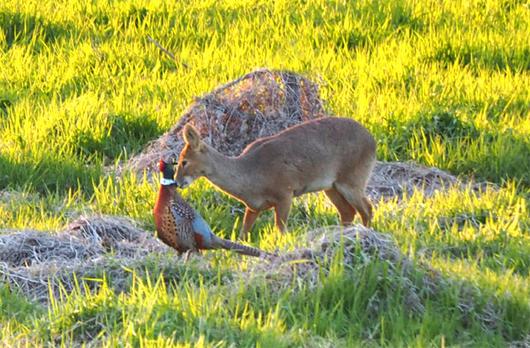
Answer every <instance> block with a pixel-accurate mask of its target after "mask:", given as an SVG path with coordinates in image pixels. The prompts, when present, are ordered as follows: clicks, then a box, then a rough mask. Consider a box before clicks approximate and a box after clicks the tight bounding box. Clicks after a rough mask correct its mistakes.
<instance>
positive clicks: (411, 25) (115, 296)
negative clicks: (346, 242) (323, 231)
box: [0, 0, 530, 347]
mask: <svg viewBox="0 0 530 348" xmlns="http://www.w3.org/2000/svg"><path fill="white" fill-rule="evenodd" d="M148 35H149V36H152V37H153V38H155V39H156V40H157V41H159V42H160V43H162V44H163V45H164V46H165V47H166V48H168V49H169V50H170V51H171V52H173V53H174V54H175V55H176V57H177V60H176V61H172V60H170V59H169V58H168V57H167V56H166V55H164V54H163V53H162V52H161V51H160V50H159V49H158V48H156V47H155V46H154V45H153V44H152V43H150V42H149V41H148V40H147V36H148ZM528 37H530V8H529V4H528V3H527V2H525V1H516V0H505V1H488V0H481V1H478V0H477V1H468V2H466V3H460V2H453V1H427V0H426V1H412V0H409V1H405V0H401V1H383V0H380V1H375V0H371V1H368V0H361V1H355V2H346V1H310V2H309V1H308V2H301V3H298V2H289V1H275V2H274V3H269V2H266V1H237V2H236V1H231V0H226V1H200V2H199V1H195V2H191V3H189V2H178V1H177V2H175V1H173V2H170V1H142V0H125V1H120V2H112V1H103V0H95V1H92V2H83V1H55V2H51V1H48V2H42V1H24V2H20V1H12V0H7V1H3V2H2V3H1V4H0V190H2V191H0V192H1V193H0V228H5V229H24V228H31V229H38V230H52V231H53V230H57V229H60V228H61V227H62V226H63V225H64V224H66V223H68V222H69V221H70V220H71V219H72V218H73V217H75V216H77V215H79V214H81V213H93V212H102V213H106V214H119V215H126V216H130V217H132V218H134V219H136V220H138V221H140V222H141V223H142V224H144V226H145V227H147V228H149V229H150V230H152V229H153V222H152V219H151V208H152V204H153V200H154V198H155V195H156V184H155V183H149V182H148V181H147V180H146V178H145V177H142V176H136V175H134V174H132V173H125V174H124V175H123V176H122V177H114V176H110V177H107V176H106V175H105V173H104V168H105V166H113V165H115V164H116V163H119V162H120V161H124V160H126V159H127V158H129V157H130V156H132V155H134V154H135V153H137V152H138V151H140V150H141V149H142V148H143V147H144V146H145V145H146V143H147V142H148V141H150V140H152V139H154V138H156V137H157V136H159V135H160V134H162V133H163V132H164V131H165V130H167V129H168V128H169V127H170V126H171V125H173V124H174V123H175V122H176V121H177V119H178V117H179V115H181V114H182V113H183V111H184V110H185V108H186V106H187V105H188V104H189V103H190V102H191V101H192V100H193V97H194V96H197V95H201V94H204V93H207V92H208V91H209V90H211V89H212V88H214V87H215V86H217V85H218V84H220V83H224V82H227V81H228V80H231V79H233V78H236V77H238V76H240V75H242V74H244V73H246V72H248V71H250V70H252V69H254V68H256V67H261V66H266V67H270V68H278V69H290V70H293V71H296V72H299V73H303V74H305V75H308V76H310V77H311V78H313V79H315V80H317V81H320V83H321V94H322V96H323V98H325V100H326V102H327V104H326V108H327V110H329V111H330V112H332V113H334V114H338V115H344V116H348V117H354V118H355V119H357V120H359V121H361V122H362V123H363V124H365V125H366V126H367V127H368V128H369V129H370V131H371V132H372V133H373V134H374V136H375V137H376V139H377V141H378V156H379V158H380V159H382V160H414V161H417V162H419V163H423V164H426V165H429V166H436V167H439V168H442V169H446V170H448V171H450V172H452V173H455V174H458V175H462V176H472V177H474V178H476V179H477V180H487V181H490V182H493V183H495V184H497V185H498V186H499V189H498V190H487V191H485V192H483V193H475V192H474V191H472V190H470V189H468V190H465V189H464V190H458V189H452V190H450V191H448V192H445V193H439V194H437V195H435V196H434V197H425V196H424V195H423V194H422V193H421V192H416V193H414V194H413V195H411V196H410V197H406V198H405V199H404V201H403V202H397V201H390V202H381V203H380V204H379V205H378V208H377V209H376V216H375V221H374V228H375V229H377V230H379V231H382V232H384V233H388V234H390V235H391V236H392V237H393V238H395V239H396V242H397V244H398V245H399V247H400V249H401V250H402V251H403V252H404V253H405V254H407V255H409V256H410V257H411V258H412V259H413V260H414V261H415V262H418V263H420V262H426V263H427V264H430V265H431V266H432V267H434V268H436V269H438V270H440V271H441V272H442V274H443V275H444V277H447V278H450V279H455V280H458V281H459V282H465V283H467V284H471V285H472V286H473V287H474V288H476V289H478V291H479V293H480V294H481V296H482V297H483V299H484V302H486V301H487V300H488V299H493V300H494V301H495V302H496V303H497V304H498V305H499V306H500V308H501V309H502V313H500V315H501V319H502V322H501V324H500V325H499V326H498V327H497V329H495V330H484V329H483V328H482V327H481V325H480V323H479V321H478V320H477V319H476V318H475V317H473V316H471V317H465V318H464V317H463V316H462V314H461V313H460V312H459V311H457V310H456V309H455V306H456V297H457V294H458V293H459V291H460V290H459V288H458V286H456V285H455V286H454V287H453V288H450V289H448V290H447V292H446V293H444V294H443V296H440V297H439V298H430V299H428V301H427V304H428V305H427V306H426V311H425V313H424V314H423V315H411V314H410V313H408V312H407V311H406V310H404V308H403V307H404V305H403V304H404V298H403V296H402V295H400V294H399V293H398V294H395V293H393V291H391V289H392V288H391V287H389V286H388V282H390V281H397V280H395V279H390V278H389V279H385V278H384V277H383V279H381V277H378V275H379V274H381V272H384V268H385V265H384V264H382V263H378V262H374V263H371V264H368V265H365V266H364V267H360V268H359V269H354V270H344V269H342V270H341V269H337V270H336V271H334V272H332V273H331V274H330V275H329V276H327V277H323V278H322V279H321V284H320V286H319V287H318V288H317V289H316V290H315V289H308V288H305V287H304V285H303V284H301V285H296V284H293V286H292V288H291V289H290V290H288V291H283V292H279V293H278V292H277V291H274V289H271V287H270V284H267V283H266V282H265V283H259V282H258V283H251V284H243V283H241V284H239V286H238V287H237V288H232V286H229V284H228V283H223V282H220V281H219V280H218V279H219V277H218V276H217V275H218V274H225V273H230V272H231V270H232V269H234V268H235V267H244V264H245V262H246V261H240V260H239V258H238V257H236V256H233V255H230V254H225V253H210V254H208V255H207V256H206V257H207V258H208V260H209V261H210V263H211V274H205V273H204V271H203V270H202V269H199V268H196V267H195V266H194V265H193V264H191V265H189V267H186V268H185V269H180V268H179V269H177V271H178V274H181V276H179V277H172V273H170V274H167V273H166V274H164V272H161V270H160V269H157V263H156V260H154V261H153V262H150V263H147V264H146V265H145V268H146V269H147V270H149V274H150V275H146V274H145V272H138V273H137V272H136V271H133V273H132V275H131V285H130V288H129V289H128V290H127V291H126V292H124V293H118V292H116V291H115V290H113V289H112V287H110V286H106V285H105V284H107V283H109V282H110V283H112V279H106V280H102V286H101V288H100V290H99V291H98V292H96V293H92V294H82V292H81V291H79V292H74V293H72V294H68V296H66V297H65V298H64V299H63V300H59V301H57V302H53V303H52V304H51V305H50V306H49V307H43V306H42V305H38V304H34V303H31V302H28V300H26V299H25V298H24V297H23V296H22V295H20V294H17V292H16V291H15V289H9V288H8V287H7V286H3V287H0V323H1V324H0V342H2V343H4V344H5V345H15V344H19V345H24V344H25V343H31V344H33V343H34V344H37V345H46V344H49V343H51V344H61V343H64V344H67V345H68V344H69V343H71V342H72V341H75V342H78V343H79V342H86V343H88V342H93V343H94V344H96V345H104V346H105V345H106V346H115V345H121V344H125V345H127V344H130V345H134V346H160V345H168V346H169V345H173V346H199V347H200V346H205V347H224V346H230V345H237V346H262V347H269V346H304V345H305V346H326V345H327V346H357V345H367V346H379V345H386V346H426V345H434V346H442V345H444V344H445V345H462V346H467V345H469V346H504V345H506V344H507V342H510V341H516V340H521V339H523V338H524V337H525V336H526V335H528V333H529V332H530V327H529V326H528V323H529V322H530V320H529V318H530V308H529V306H530V305H529V298H530V295H529V293H528V289H529V288H530V286H529V285H530V284H529V282H530V278H529V269H530V258H529V256H528V255H530V241H529V233H528V231H529V230H530V218H529V215H530V214H529V209H530V204H529V199H530V190H529V187H530V175H529V174H528V173H530V140H529V139H530V90H529V89H528V86H529V85H530V73H529V70H530V44H529V42H528ZM184 193H185V195H186V197H187V198H188V199H189V200H190V202H193V204H194V205H195V206H196V207H197V208H199V210H200V211H201V213H202V214H203V215H204V216H205V217H206V218H207V220H208V221H209V222H210V223H211V225H212V226H213V227H214V228H215V230H216V231H217V232H219V233H220V234H225V235H226V236H230V235H233V233H235V231H236V230H237V226H238V224H239V223H240V222H239V220H238V218H237V217H236V218H234V214H233V213H232V211H233V209H236V211H237V208H240V205H238V204H237V203H236V202H235V201H233V200H230V199H228V198H227V197H226V196H225V195H223V194H221V193H219V192H217V191H216V190H215V189H213V188H212V187H211V186H210V185H209V184H208V183H206V182H205V181H201V182H199V183H197V184H195V185H194V186H193V187H192V188H190V189H189V190H187V191H185V192H184ZM236 215H238V214H236ZM239 215H240V214H239ZM336 215H337V214H336V213H335V211H334V210H333V209H332V208H331V207H330V205H329V204H328V202H327V201H326V199H325V198H324V196H323V195H322V194H319V195H310V196H304V197H303V198H301V199H298V200H297V201H296V202H295V205H294V207H293V212H292V215H291V217H290V220H289V224H290V228H291V230H292V231H291V233H289V234H288V235H286V236H278V235H277V233H276V232H274V231H273V230H272V228H271V222H272V216H271V215H268V214H264V216H263V217H262V218H260V220H259V221H258V224H257V225H256V227H255V228H254V233H253V235H252V242H253V243H254V244H256V245H258V246H261V247H264V248H268V249H273V248H274V247H280V248H286V249H290V248H294V247H296V246H297V245H300V243H301V240H303V238H304V236H305V234H306V233H307V231H308V230H310V229H314V228H317V227H320V226H323V225H331V224H336V223H337V222H338V220H337V216H336ZM241 262H242V265H240V263H241ZM175 267H177V266H175ZM339 268H340V267H339ZM383 274H384V273H383ZM102 279H103V278H102ZM80 287H82V285H80ZM373 298H376V299H378V300H379V303H380V305H379V307H377V310H367V308H368V307H369V305H370V303H371V302H370V299H373ZM473 311H476V313H478V312H480V308H475V309H473Z"/></svg>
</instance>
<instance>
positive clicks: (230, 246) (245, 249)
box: [221, 239, 269, 257]
mask: <svg viewBox="0 0 530 348" xmlns="http://www.w3.org/2000/svg"><path fill="white" fill-rule="evenodd" d="M221 241H222V244H221V245H222V247H223V249H227V250H232V251H235V252H236V253H239V254H243V255H248V256H255V257H260V256H263V255H268V254H269V253H267V252H265V251H263V250H260V249H257V248H253V247H249V246H246V245H243V244H239V243H235V242H232V241H230V240H228V239H221Z"/></svg>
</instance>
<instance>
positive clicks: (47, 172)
mask: <svg viewBox="0 0 530 348" xmlns="http://www.w3.org/2000/svg"><path fill="white" fill-rule="evenodd" d="M102 174H103V168H102V167H101V166H98V165H92V166H88V165H86V164H84V163H82V162H79V161H76V159H74V158H63V159H60V158H52V157H47V156H45V157H43V158H40V159H33V158H28V159H27V161H24V159H22V161H15V160H13V159H9V158H6V157H4V156H2V155H0V190H2V189H6V188H11V189H21V188H25V189H29V190H30V191H35V192H39V193H43V194H44V193H49V192H67V191H68V190H70V189H73V190H76V189H78V188H82V189H83V190H84V191H87V192H88V193H90V192H91V190H92V182H93V181H95V180H96V179H98V178H99V177H101V175H102Z"/></svg>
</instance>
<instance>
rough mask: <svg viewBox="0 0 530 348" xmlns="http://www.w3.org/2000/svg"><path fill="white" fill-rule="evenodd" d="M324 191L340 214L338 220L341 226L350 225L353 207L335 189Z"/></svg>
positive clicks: (353, 214) (353, 212) (353, 215)
mask: <svg viewBox="0 0 530 348" xmlns="http://www.w3.org/2000/svg"><path fill="white" fill-rule="evenodd" d="M324 192H325V193H326V196H328V198H329V200H330V201H331V203H333V205H335V207H336V208H337V210H338V211H339V214H340V221H341V223H342V225H343V226H346V225H351V223H352V222H353V219H354V218H355V212H356V211H355V208H354V207H353V206H351V204H350V203H348V201H347V200H346V199H344V197H342V195H341V194H340V193H339V192H338V191H337V190H335V189H333V188H332V189H329V190H326V191H324Z"/></svg>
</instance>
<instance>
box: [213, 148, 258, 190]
mask: <svg viewBox="0 0 530 348" xmlns="http://www.w3.org/2000/svg"><path fill="white" fill-rule="evenodd" d="M210 158H211V162H210V163H211V171H210V173H209V174H208V176H207V177H208V180H210V181H211V182H212V183H213V184H214V185H215V186H217V187H219V188H220V189H221V190H223V191H225V192H227V193H229V194H231V195H232V196H235V197H236V198H239V199H242V200H245V197H244V193H245V192H247V191H248V188H249V187H252V186H251V182H250V180H249V176H248V175H247V174H248V172H249V168H248V166H247V165H246V161H245V158H242V157H229V156H225V155H223V154H222V153H220V152H218V151H216V150H214V149H212V151H211V152H210Z"/></svg>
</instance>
